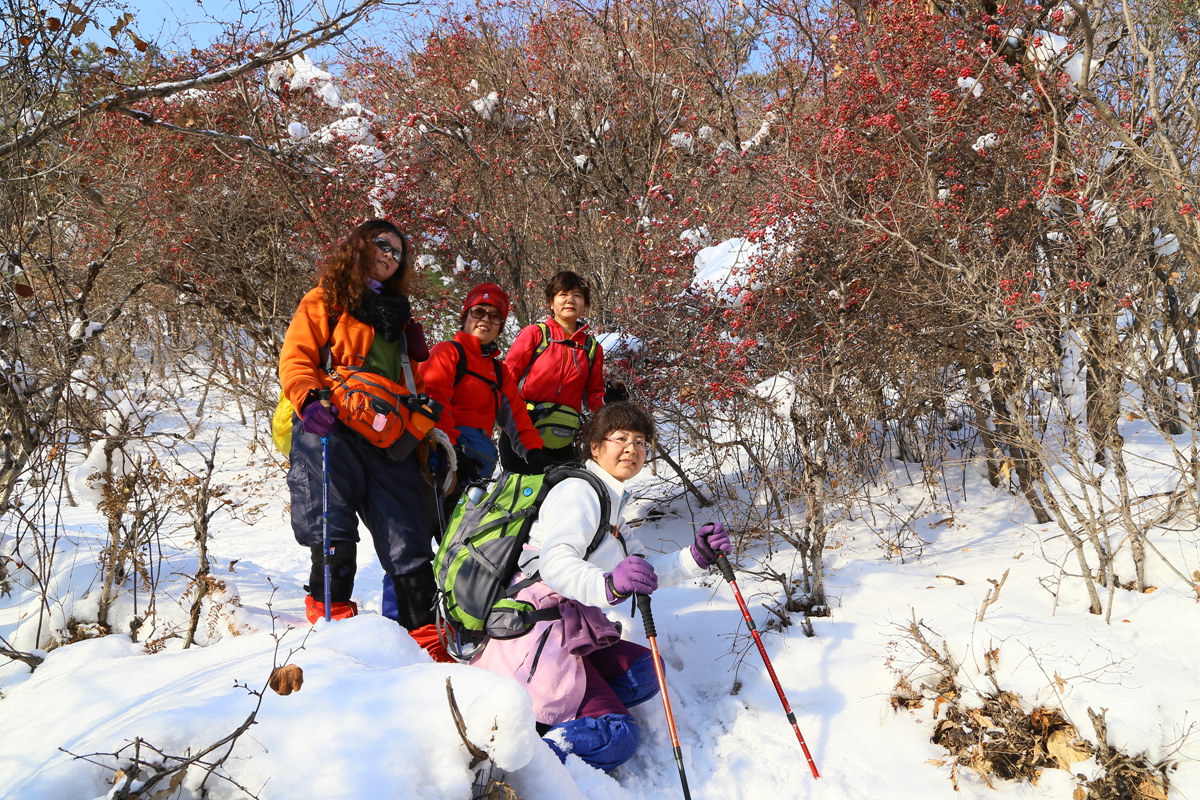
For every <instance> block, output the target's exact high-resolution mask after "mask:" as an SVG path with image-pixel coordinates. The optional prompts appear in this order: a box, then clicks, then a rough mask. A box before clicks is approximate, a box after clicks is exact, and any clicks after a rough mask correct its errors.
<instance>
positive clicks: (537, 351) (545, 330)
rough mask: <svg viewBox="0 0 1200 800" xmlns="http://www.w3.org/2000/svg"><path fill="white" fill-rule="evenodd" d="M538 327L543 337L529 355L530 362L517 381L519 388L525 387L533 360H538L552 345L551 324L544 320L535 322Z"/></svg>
mask: <svg viewBox="0 0 1200 800" xmlns="http://www.w3.org/2000/svg"><path fill="white" fill-rule="evenodd" d="M534 324H535V325H537V329H538V330H539V331H541V332H542V338H541V340H540V341H539V342H538V343H537V346H536V347H534V348H533V353H531V354H530V356H529V363H528V364H526V365H525V370H524V371H523V372H522V373H521V377H520V379H519V380H518V381H517V389H518V390H520V389H524V388H525V379H526V378H528V377H529V371H530V370H531V369H533V362H535V361H537V359H538V356H540V355H541V354H542V353H544V352H546V348H547V347H549V346H550V326H549V325H547V324H546V323H544V322H535V323H534Z"/></svg>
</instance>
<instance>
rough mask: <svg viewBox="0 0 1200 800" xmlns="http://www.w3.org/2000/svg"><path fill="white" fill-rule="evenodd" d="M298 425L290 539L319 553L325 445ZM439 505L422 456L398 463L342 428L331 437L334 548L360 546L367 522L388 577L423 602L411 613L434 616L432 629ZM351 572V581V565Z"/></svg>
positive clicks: (415, 603)
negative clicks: (422, 466)
mask: <svg viewBox="0 0 1200 800" xmlns="http://www.w3.org/2000/svg"><path fill="white" fill-rule="evenodd" d="M292 422H293V424H292V452H291V467H290V468H289V469H288V476H287V483H288V488H289V489H290V490H291V496H292V533H293V534H294V535H295V537H296V541H297V542H299V543H300V544H302V545H304V546H306V547H309V548H313V547H318V548H319V547H320V546H321V544H322V542H321V525H322V510H321V490H322V475H321V437H319V436H317V435H316V434H312V433H308V432H306V431H305V430H304V428H303V427H302V426H301V425H300V421H299V417H293V419H292ZM433 502H434V499H433V489H432V487H430V486H429V484H427V483H426V482H425V479H424V478H423V477H422V476H421V472H420V465H419V464H418V461H417V456H416V454H413V455H410V456H408V457H407V458H404V459H401V460H394V459H392V458H391V457H389V456H388V454H387V452H386V451H385V450H382V449H380V448H378V447H375V446H374V445H372V444H371V443H369V442H367V441H366V440H365V439H363V438H362V437H360V436H359V435H358V434H356V433H354V432H353V431H351V430H350V429H349V428H347V427H345V426H344V425H341V424H340V423H339V424H338V425H337V426H336V427H335V428H334V430H333V433H332V434H330V437H329V539H330V542H331V544H333V545H334V546H335V547H336V545H337V543H338V542H357V541H359V533H358V521H359V518H361V519H362V522H363V524H364V525H366V528H367V531H368V532H369V533H370V534H371V540H372V542H373V543H374V545H375V553H376V555H378V557H379V563H380V565H381V566H382V567H383V571H384V572H385V573H387V575H388V576H389V577H390V578H393V579H400V581H401V582H406V584H405V585H409V586H413V587H415V589H414V590H415V591H419V592H420V594H422V597H421V598H408V600H409V604H410V605H413V606H415V607H419V608H422V609H424V608H427V609H429V614H428V616H429V619H428V620H427V621H428V622H432V621H433V615H432V607H433V591H434V582H433V535H434V529H435V528H436V523H435V522H434V519H435V517H436V515H435V512H434V507H433ZM349 568H350V569H351V575H352V571H353V565H350V567H349ZM351 580H352V577H351ZM425 594H428V595H429V596H428V598H426V597H424V595H425ZM335 599H336V598H335ZM346 599H349V598H346ZM410 622H415V621H410ZM421 624H424V623H421ZM406 627H407V625H406Z"/></svg>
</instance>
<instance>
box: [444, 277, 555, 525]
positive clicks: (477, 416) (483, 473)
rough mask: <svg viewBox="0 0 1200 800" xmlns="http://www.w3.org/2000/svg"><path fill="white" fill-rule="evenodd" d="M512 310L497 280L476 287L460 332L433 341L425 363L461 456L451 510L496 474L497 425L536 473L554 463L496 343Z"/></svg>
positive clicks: (446, 426) (465, 307)
mask: <svg viewBox="0 0 1200 800" xmlns="http://www.w3.org/2000/svg"><path fill="white" fill-rule="evenodd" d="M508 310H509V299H508V295H507V294H506V293H505V292H504V290H503V289H501V288H500V287H499V286H497V285H496V284H494V283H482V284H480V285H478V286H476V287H475V288H474V289H472V290H471V291H470V292H468V293H467V297H466V300H465V302H464V303H463V310H462V316H461V318H460V320H459V328H460V330H459V331H458V333H456V334H454V338H453V339H451V340H450V341H446V342H439V343H438V344H436V345H434V346H433V349H432V350H430V352H429V360H428V361H426V362H424V363H423V364H421V377H422V378H423V379H424V380H425V391H427V392H428V393H429V396H430V397H431V398H432V399H433V400H435V401H437V402H438V403H440V404H441V406H442V409H443V410H442V415H441V418H440V419H439V420H438V428H440V429H441V430H442V431H443V432H445V434H446V435H447V436H448V437H449V438H450V442H451V443H452V444H453V445H454V449H455V453H456V455H457V457H458V482H457V485H456V486H455V488H454V490H453V491H452V492H451V493H450V494H449V495H448V496H447V497H446V499H445V509H446V510H447V512H449V511H452V510H453V509H454V505H455V503H456V502H457V501H458V498H459V497H460V496H461V495H462V492H463V491H465V489H466V486H467V484H469V483H471V482H472V481H475V480H477V479H481V478H487V477H489V476H490V475H491V474H492V470H493V468H494V467H495V465H496V458H497V454H496V445H495V444H493V442H492V430H493V428H494V427H495V426H496V424H497V423H499V425H500V427H501V429H502V430H503V431H505V433H507V434H508V436H509V437H511V438H512V440H513V441H514V442H515V443H516V444H515V447H516V448H517V449H518V450H519V453H520V455H521V456H522V457H523V458H525V459H527V462H528V464H529V466H530V469H531V470H532V471H535V472H540V471H542V470H543V469H545V468H546V467H548V466H549V465H550V462H549V461H548V460H547V459H546V458H545V456H544V455H543V453H542V439H541V437H540V436H539V435H538V432H537V431H536V430H534V428H533V423H532V422H530V420H529V412H528V411H527V410H526V408H525V402H524V401H523V400H522V399H521V396H520V395H519V394H518V393H517V384H516V381H514V380H513V378H512V376H511V375H510V374H509V372H508V370H507V369H505V366H504V361H503V359H501V358H500V348H499V347H498V346H497V345H496V340H497V338H498V337H499V336H500V331H501V330H503V328H504V321H505V319H507V318H508ZM448 518H449V517H448V516H447V519H448Z"/></svg>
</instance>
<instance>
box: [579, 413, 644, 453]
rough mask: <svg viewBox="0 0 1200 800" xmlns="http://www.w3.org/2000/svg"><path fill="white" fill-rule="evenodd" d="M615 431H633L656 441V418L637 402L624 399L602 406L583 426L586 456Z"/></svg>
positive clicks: (582, 437) (582, 438) (581, 439)
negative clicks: (651, 416)
mask: <svg viewBox="0 0 1200 800" xmlns="http://www.w3.org/2000/svg"><path fill="white" fill-rule="evenodd" d="M613 431H632V432H633V433H640V434H642V435H643V436H645V437H646V439H647V440H649V441H654V420H653V419H651V418H650V415H649V414H647V413H646V412H645V411H644V410H642V407H641V406H639V405H637V404H636V403H630V402H628V401H622V402H620V403H607V404H605V405H603V406H601V407H600V410H599V411H597V412H596V413H595V414H592V416H591V418H590V419H588V421H587V423H586V424H585V425H584V426H583V435H582V436H580V437H579V438H580V441H581V443H582V444H583V445H584V447H586V448H587V452H585V453H584V457H585V458H586V457H588V456H589V455H590V454H591V449H592V447H593V446H595V447H599V446H600V445H601V444H602V443H603V442H604V440H605V439H607V438H608V437H609V435H611V434H612V432H613Z"/></svg>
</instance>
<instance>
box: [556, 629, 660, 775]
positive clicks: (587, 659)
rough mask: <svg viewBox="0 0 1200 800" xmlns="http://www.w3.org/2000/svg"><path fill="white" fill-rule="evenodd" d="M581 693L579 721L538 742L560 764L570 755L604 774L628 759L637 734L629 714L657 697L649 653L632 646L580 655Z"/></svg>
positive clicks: (560, 726)
mask: <svg viewBox="0 0 1200 800" xmlns="http://www.w3.org/2000/svg"><path fill="white" fill-rule="evenodd" d="M583 661H584V671H585V673H586V675H587V688H586V689H585V690H584V698H583V704H582V706H580V709H579V716H578V717H576V718H575V719H572V720H567V721H566V722H562V723H559V724H558V725H555V726H553V727H552V728H550V729H549V730H548V731H546V734H545V738H544V741H545V742H546V743H547V744H548V745H550V749H551V750H553V751H554V754H555V755H557V756H558V757H559V759H560V760H562V761H566V758H567V754H568V753H574V754H575V755H577V756H579V757H580V758H582V759H583V760H584V762H585V763H587V764H590V765H592V766H593V767H596V768H597V769H602V770H604V771H605V772H609V771H611V770H614V769H616V768H617V767H619V766H621V765H622V764H624V763H625V762H626V761H628V760H629V759H630V758H632V757H633V754H634V752H635V751H636V750H637V746H638V742H639V741H640V739H641V734H640V733H639V731H638V725H637V722H636V721H635V720H634V718H633V717H632V716H631V715H630V714H629V709H630V708H632V707H633V706H636V705H638V704H639V703H644V702H646V701H647V700H649V699H650V698H651V697H654V695H656V694H658V679H657V676H656V675H655V673H654V661H653V656H652V655H651V653H650V651H649V650H647V649H646V648H645V647H642V646H641V645H639V644H635V643H633V642H625V641H621V642H617V643H616V644H614V645H612V646H611V647H605V648H603V649H601V650H597V651H596V652H595V653H592V654H590V655H587V656H584V658H583Z"/></svg>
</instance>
